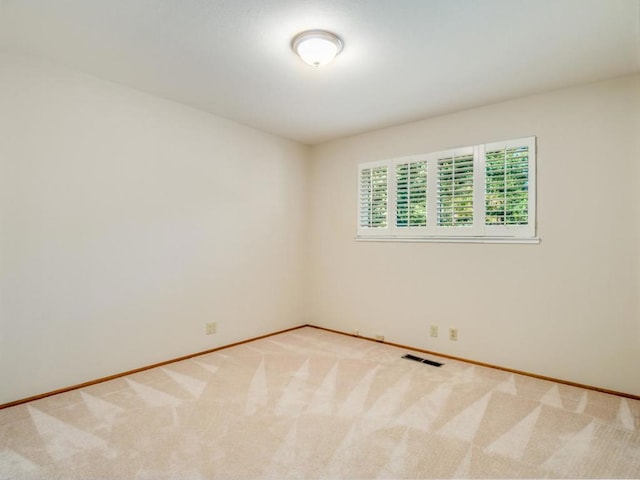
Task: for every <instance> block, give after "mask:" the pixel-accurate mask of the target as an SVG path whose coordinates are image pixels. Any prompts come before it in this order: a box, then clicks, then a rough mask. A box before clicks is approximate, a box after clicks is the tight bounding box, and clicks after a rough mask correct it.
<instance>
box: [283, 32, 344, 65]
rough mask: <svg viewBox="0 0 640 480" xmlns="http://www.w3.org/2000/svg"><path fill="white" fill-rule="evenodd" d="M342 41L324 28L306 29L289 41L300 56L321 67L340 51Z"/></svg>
mask: <svg viewBox="0 0 640 480" xmlns="http://www.w3.org/2000/svg"><path fill="white" fill-rule="evenodd" d="M342 47H343V43H342V40H341V39H340V37H338V36H337V35H336V34H334V33H331V32H327V31H326V30H307V31H305V32H301V33H299V34H298V35H296V36H295V37H293V40H292V41H291V48H292V49H293V51H294V52H296V53H297V54H298V55H299V56H300V58H301V59H302V60H303V61H304V62H306V63H308V64H309V65H311V66H314V67H316V68H317V67H321V66H323V65H326V64H327V63H329V62H330V61H331V60H333V59H334V58H335V57H336V55H338V54H339V53H340V52H341V51H342Z"/></svg>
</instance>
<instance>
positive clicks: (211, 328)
mask: <svg viewBox="0 0 640 480" xmlns="http://www.w3.org/2000/svg"><path fill="white" fill-rule="evenodd" d="M204 325H205V331H206V332H207V335H212V334H214V333H216V332H217V331H218V324H217V323H216V322H207V323H205V324H204Z"/></svg>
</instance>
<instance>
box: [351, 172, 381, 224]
mask: <svg viewBox="0 0 640 480" xmlns="http://www.w3.org/2000/svg"><path fill="white" fill-rule="evenodd" d="M387 178H388V167H387V166H386V165H382V166H377V167H373V166H372V167H366V168H361V170H360V179H359V180H360V182H359V183H360V188H359V196H360V200H359V215H358V218H359V219H358V225H359V230H361V229H381V228H387V218H388V205H387V198H388V181H387Z"/></svg>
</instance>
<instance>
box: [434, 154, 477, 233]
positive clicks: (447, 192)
mask: <svg viewBox="0 0 640 480" xmlns="http://www.w3.org/2000/svg"><path fill="white" fill-rule="evenodd" d="M473 158H474V156H473V153H465V154H461V155H451V156H447V157H444V158H439V159H438V161H437V171H438V192H437V195H438V209H437V211H438V227H464V226H472V225H473V192H474V191H473V163H474V162H473Z"/></svg>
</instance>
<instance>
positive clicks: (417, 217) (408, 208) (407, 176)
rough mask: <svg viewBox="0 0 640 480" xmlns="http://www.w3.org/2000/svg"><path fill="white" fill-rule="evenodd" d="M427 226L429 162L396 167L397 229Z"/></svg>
mask: <svg viewBox="0 0 640 480" xmlns="http://www.w3.org/2000/svg"><path fill="white" fill-rule="evenodd" d="M426 225H427V162H426V160H422V161H416V162H406V163H399V164H397V165H396V227H398V228H411V227H425V226H426Z"/></svg>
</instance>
